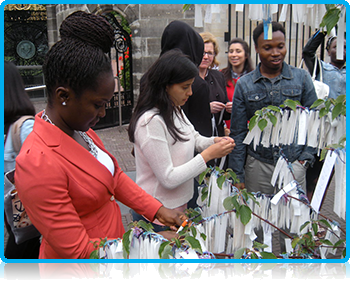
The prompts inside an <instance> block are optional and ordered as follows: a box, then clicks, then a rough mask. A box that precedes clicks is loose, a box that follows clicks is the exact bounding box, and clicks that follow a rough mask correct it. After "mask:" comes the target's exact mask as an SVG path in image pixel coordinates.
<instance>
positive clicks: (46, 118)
mask: <svg viewBox="0 0 350 283" xmlns="http://www.w3.org/2000/svg"><path fill="white" fill-rule="evenodd" d="M41 119H43V120H44V121H46V122H49V123H50V124H52V125H55V124H54V123H53V122H52V121H51V119H50V117H49V116H47V114H46V111H45V109H44V111H43V114H42V115H41ZM74 132H76V133H78V134H79V135H80V136H81V137H82V138H83V140H84V141H85V142H86V143H87V144H88V147H89V149H90V151H89V152H90V153H91V154H92V155H93V156H94V157H95V158H97V155H98V151H97V146H96V145H95V143H94V141H93V140H92V139H91V138H90V137H89V136H88V135H87V133H86V132H81V131H74Z"/></svg>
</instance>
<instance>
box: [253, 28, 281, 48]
mask: <svg viewBox="0 0 350 283" xmlns="http://www.w3.org/2000/svg"><path fill="white" fill-rule="evenodd" d="M271 24H272V32H275V31H281V32H282V33H283V34H284V35H286V31H285V29H284V27H283V26H282V25H281V24H280V23H278V22H271ZM263 32H264V23H263V22H261V23H260V24H259V25H258V26H257V27H256V28H255V29H254V31H253V40H254V44H255V45H256V46H258V38H259V36H260V35H261V34H262V33H263Z"/></svg>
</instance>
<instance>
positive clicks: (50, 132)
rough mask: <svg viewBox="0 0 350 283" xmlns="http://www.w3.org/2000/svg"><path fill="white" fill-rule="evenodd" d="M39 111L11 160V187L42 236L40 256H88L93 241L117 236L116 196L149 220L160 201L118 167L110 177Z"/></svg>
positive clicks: (119, 223) (119, 230) (119, 229)
mask: <svg viewBox="0 0 350 283" xmlns="http://www.w3.org/2000/svg"><path fill="white" fill-rule="evenodd" d="M41 114H42V113H38V114H37V115H36V117H35V123H34V128H33V132H32V133H31V134H30V135H29V136H28V137H27V139H26V140H25V142H24V144H23V146H22V149H21V152H20V154H19V156H18V157H17V159H16V173H15V180H16V187H17V190H18V194H19V197H20V199H21V200H22V202H23V205H24V207H25V208H26V210H27V213H28V215H29V218H30V219H31V220H32V222H33V224H34V226H35V227H36V228H37V229H38V230H39V232H40V233H41V234H42V235H43V240H42V244H41V247H40V255H39V258H64V259H68V258H89V256H90V253H91V252H92V251H93V250H94V248H93V244H92V241H95V240H100V238H105V237H107V238H114V239H116V238H121V237H122V236H123V234H124V232H125V231H124V227H123V224H122V220H121V213H120V208H119V206H118V204H117V203H116V201H115V200H119V201H120V202H122V203H124V204H125V205H127V206H129V207H131V208H133V209H134V210H135V211H136V212H138V213H139V214H142V215H144V216H145V217H147V218H148V219H151V220H153V219H154V216H155V214H156V212H157V211H158V209H159V208H160V207H161V206H162V204H161V203H160V202H159V201H157V200H155V199H154V198H153V197H152V196H150V195H148V194H147V193H146V192H145V191H144V190H142V189H141V188H140V187H139V186H137V185H136V184H135V183H134V182H133V181H132V180H131V179H130V178H129V177H128V176H127V175H126V174H125V173H124V172H123V171H122V170H121V169H120V167H119V166H118V163H117V161H116V159H115V158H114V157H113V156H112V155H111V154H109V153H108V152H107V151H106V149H105V148H104V146H103V144H102V141H101V140H100V139H99V138H98V136H97V135H96V133H95V132H94V131H93V130H91V129H90V130H89V131H88V132H87V133H88V135H89V136H90V137H91V138H92V139H93V141H94V142H95V144H96V145H97V146H98V147H99V148H100V149H102V150H103V151H105V152H107V154H109V156H110V157H111V158H112V160H113V162H114V166H115V173H114V176H112V174H111V173H110V171H109V170H108V169H107V168H106V167H105V166H104V165H102V164H101V163H100V162H99V161H98V160H97V159H96V158H95V157H93V156H92V154H90V153H89V152H88V151H87V150H86V149H85V148H84V147H82V146H81V145H80V144H78V143H77V142H76V141H74V140H73V139H72V138H71V137H70V136H68V135H67V134H65V133H64V132H63V131H61V130H60V129H59V128H58V127H56V126H54V125H52V124H50V123H48V122H45V121H44V120H42V119H41V118H40V117H41Z"/></svg>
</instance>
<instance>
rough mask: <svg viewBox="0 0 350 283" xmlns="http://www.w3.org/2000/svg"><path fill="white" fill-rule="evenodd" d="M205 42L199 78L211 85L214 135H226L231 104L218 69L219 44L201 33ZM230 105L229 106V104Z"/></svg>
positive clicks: (210, 95)
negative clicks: (226, 123) (226, 124)
mask: <svg viewBox="0 0 350 283" xmlns="http://www.w3.org/2000/svg"><path fill="white" fill-rule="evenodd" d="M200 36H201V37H202V38H203V42H204V52H203V58H202V62H201V64H200V65H199V76H200V77H201V78H202V79H203V80H205V81H206V82H207V83H208V85H209V90H210V93H209V100H210V111H211V114H212V119H213V123H212V124H213V135H218V136H224V135H225V123H224V120H229V119H230V116H231V105H232V104H231V103H229V100H228V98H227V93H226V83H225V78H224V75H223V74H222V73H221V72H220V71H218V70H217V69H216V67H218V65H219V62H218V61H217V60H216V56H217V54H218V53H219V47H218V43H217V41H216V38H215V37H214V35H213V34H211V33H209V32H204V33H201V34H200ZM227 103H229V104H227Z"/></svg>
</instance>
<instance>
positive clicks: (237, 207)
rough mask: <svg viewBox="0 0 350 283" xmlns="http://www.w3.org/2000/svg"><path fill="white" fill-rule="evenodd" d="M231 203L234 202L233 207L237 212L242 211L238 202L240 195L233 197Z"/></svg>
mask: <svg viewBox="0 0 350 283" xmlns="http://www.w3.org/2000/svg"><path fill="white" fill-rule="evenodd" d="M231 201H232V203H233V206H234V208H235V209H236V211H238V212H239V210H240V209H241V205H240V204H239V202H238V195H235V196H233V197H232V200H231Z"/></svg>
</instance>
